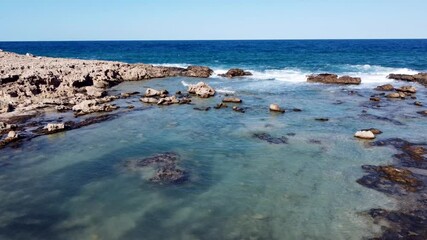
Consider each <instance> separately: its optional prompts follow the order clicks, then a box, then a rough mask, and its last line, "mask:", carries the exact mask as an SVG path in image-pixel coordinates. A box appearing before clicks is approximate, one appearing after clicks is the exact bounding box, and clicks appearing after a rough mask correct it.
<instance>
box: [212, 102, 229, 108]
mask: <svg viewBox="0 0 427 240" xmlns="http://www.w3.org/2000/svg"><path fill="white" fill-rule="evenodd" d="M214 108H215V109H221V108H228V106H227V104H225V103H218V104H217V105H215V107H214Z"/></svg>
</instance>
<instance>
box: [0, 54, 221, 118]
mask: <svg viewBox="0 0 427 240" xmlns="http://www.w3.org/2000/svg"><path fill="white" fill-rule="evenodd" d="M212 73H213V71H212V70H211V69H209V68H208V67H201V66H190V67H188V68H176V67H161V66H153V65H147V64H126V63H120V62H108V61H89V60H77V59H62V58H48V57H35V56H33V55H19V54H15V53H10V52H0V86H1V89H0V113H3V112H11V111H13V110H14V109H22V110H32V109H37V108H42V107H46V106H52V107H53V106H68V108H65V109H70V108H71V107H72V106H74V105H76V104H78V103H81V102H83V101H85V100H91V99H95V98H101V97H104V96H105V95H106V92H105V89H107V88H109V87H111V86H114V85H117V84H119V83H120V82H123V81H138V80H145V79H151V78H165V77H175V76H185V77H199V78H207V77H209V76H210V75H211V74H212Z"/></svg>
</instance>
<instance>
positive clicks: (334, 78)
mask: <svg viewBox="0 0 427 240" xmlns="http://www.w3.org/2000/svg"><path fill="white" fill-rule="evenodd" d="M307 82H317V83H326V84H355V85H359V84H360V83H361V82H362V79H360V78H358V77H350V76H342V77H338V75H336V74H330V73H322V74H317V75H316V74H314V75H309V76H308V77H307Z"/></svg>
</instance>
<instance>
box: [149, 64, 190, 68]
mask: <svg viewBox="0 0 427 240" xmlns="http://www.w3.org/2000/svg"><path fill="white" fill-rule="evenodd" d="M152 65H154V66H160V67H178V68H187V67H188V66H191V64H188V63H154V64H152Z"/></svg>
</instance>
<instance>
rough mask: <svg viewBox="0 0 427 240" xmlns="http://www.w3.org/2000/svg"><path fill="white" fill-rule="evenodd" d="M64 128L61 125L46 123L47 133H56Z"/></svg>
mask: <svg viewBox="0 0 427 240" xmlns="http://www.w3.org/2000/svg"><path fill="white" fill-rule="evenodd" d="M64 128H65V125H64V124H63V123H48V124H47V126H46V129H47V131H48V132H53V131H58V130H62V129H64Z"/></svg>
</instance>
